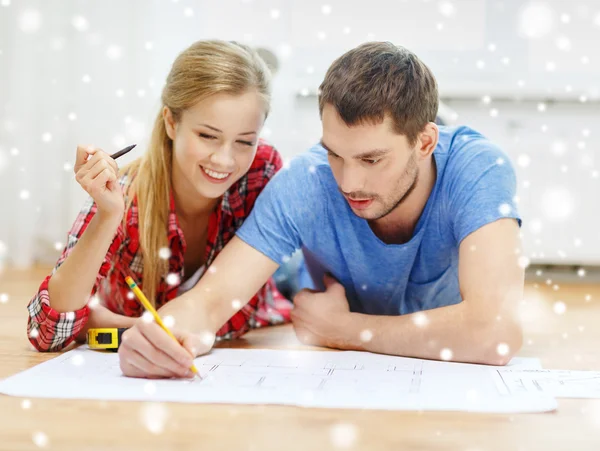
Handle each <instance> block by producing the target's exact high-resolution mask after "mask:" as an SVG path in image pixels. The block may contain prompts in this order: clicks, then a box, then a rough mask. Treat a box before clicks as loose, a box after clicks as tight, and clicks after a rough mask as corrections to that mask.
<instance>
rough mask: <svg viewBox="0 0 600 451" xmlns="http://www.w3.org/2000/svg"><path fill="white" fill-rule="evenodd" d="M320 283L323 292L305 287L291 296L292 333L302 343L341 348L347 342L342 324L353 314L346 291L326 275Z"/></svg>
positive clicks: (345, 330)
mask: <svg viewBox="0 0 600 451" xmlns="http://www.w3.org/2000/svg"><path fill="white" fill-rule="evenodd" d="M323 282H324V283H325V291H324V292H322V293H321V292H318V291H315V290H309V289H306V288H305V289H304V290H302V291H300V292H299V293H298V294H297V295H296V296H295V297H294V309H293V310H292V312H291V318H292V322H293V324H294V331H295V332H296V336H297V337H298V339H299V340H300V341H301V342H302V343H304V344H307V345H314V346H324V347H328V348H339V349H344V348H345V347H346V344H347V343H348V341H349V340H348V338H347V333H348V329H347V328H346V327H345V325H346V324H347V323H348V321H349V319H350V316H351V315H352V313H351V312H350V308H349V306H348V300H347V299H346V291H345V290H344V287H343V286H342V285H341V284H340V283H338V282H337V281H336V280H335V279H334V278H333V277H331V276H329V275H325V277H324V278H323Z"/></svg>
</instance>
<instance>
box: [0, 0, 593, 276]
mask: <svg viewBox="0 0 600 451" xmlns="http://www.w3.org/2000/svg"><path fill="white" fill-rule="evenodd" d="M204 38H223V39H235V40H240V41H243V42H246V43H249V44H251V45H254V46H260V47H264V48H267V49H269V50H271V51H272V52H273V53H274V54H276V55H277V58H278V63H279V70H278V72H277V74H276V77H275V85H274V99H273V110H272V114H271V116H270V118H269V120H268V123H267V127H266V128H265V130H264V136H265V137H266V138H268V139H269V140H271V141H272V142H273V143H274V144H275V145H276V147H277V148H278V149H279V150H280V151H281V152H282V153H283V155H284V156H285V157H287V158H290V157H292V156H294V155H296V154H298V153H299V152H302V151H304V150H306V149H307V148H308V146H310V145H312V144H313V143H314V142H315V141H317V140H318V139H319V137H320V133H321V124H320V121H319V117H318V111H317V108H316V97H315V96H314V93H315V92H316V88H317V87H318V85H319V83H320V81H321V80H322V78H323V75H324V73H325V71H326V69H327V67H328V66H329V64H331V62H332V61H333V60H334V59H335V58H336V57H337V56H339V55H340V54H341V53H343V52H344V51H346V50H348V49H350V48H352V47H354V46H356V45H357V44H359V43H361V42H364V41H368V40H390V41H393V42H394V43H397V44H401V45H404V46H406V47H408V48H409V49H411V50H413V51H414V52H415V53H417V54H418V55H419V57H420V58H421V59H423V60H424V61H425V63H426V64H428V65H429V66H430V67H431V68H432V70H433V71H434V73H435V74H436V77H437V79H438V83H439V86H440V94H441V96H442V100H443V102H444V104H445V105H446V106H448V107H450V112H448V113H445V118H446V119H447V120H449V121H451V122H453V123H457V124H468V125H471V126H472V127H474V128H476V129H478V130H479V131H481V132H483V133H484V134H486V135H487V136H488V137H490V138H491V139H492V140H494V141H496V142H497V143H498V144H500V145H501V146H502V147H503V148H504V149H505V151H506V152H507V153H508V155H509V156H510V158H511V159H512V160H513V162H514V164H515V166H516V168H517V171H518V178H519V194H518V195H519V200H520V208H521V213H522V215H523V216H524V227H523V237H524V245H525V252H526V255H527V256H528V257H530V258H531V261H532V262H533V263H546V264H574V265H586V264H587V265H600V237H599V233H598V228H599V227H598V226H599V222H600V221H599V219H600V202H599V201H598V199H599V197H600V177H599V174H598V171H600V161H599V159H600V157H599V155H598V154H599V150H600V149H599V145H598V136H599V135H600V127H599V125H600V104H599V103H598V102H599V100H600V56H598V52H597V48H598V45H599V44H600V1H599V0H587V1H583V0H581V1H576V0H575V1H565V0H553V1H550V0H546V1H540V2H533V3H528V2H523V1H517V0H504V1H501V0H449V1H436V0H428V1H427V0H370V1H368V2H364V1H360V2H359V1H356V0H346V1H342V0H326V1H323V2H322V1H315V0H288V1H285V0H219V1H210V2H209V1H198V0H195V1H192V0H179V1H172V0H154V1H148V0H127V1H124V0H102V1H100V0H43V1H41V0H40V1H26V0H21V1H20V0H0V264H1V263H2V261H4V262H5V263H9V264H14V265H16V266H19V267H26V266H29V265H31V264H34V263H46V264H48V263H49V264H52V263H53V262H54V260H55V259H56V257H57V254H58V252H57V251H56V250H55V245H56V246H61V245H62V243H64V241H65V239H66V232H67V230H68V228H69V227H70V225H71V223H72V221H73V219H74V217H75V215H76V213H77V211H78V210H79V208H80V206H81V203H82V201H83V199H84V198H85V193H84V192H83V191H82V190H81V188H80V187H79V186H78V185H77V183H76V182H75V180H74V178H73V171H72V164H73V161H74V155H75V149H76V146H77V144H94V145H97V146H100V147H102V148H104V149H105V150H106V151H108V152H113V151H115V150H117V149H118V148H121V147H124V146H125V145H128V144H130V143H137V144H138V147H137V148H136V150H135V151H134V152H132V153H131V154H129V155H128V156H126V157H124V158H123V159H122V161H120V164H123V163H124V162H127V161H130V160H131V159H133V158H136V157H137V156H139V155H140V154H141V152H143V151H144V150H145V148H144V146H145V143H146V142H147V138H148V134H149V132H150V129H149V126H150V124H151V122H152V119H153V118H154V116H155V115H156V113H157V111H158V109H159V96H160V89H161V87H162V84H163V81H164V78H165V76H166V74H167V73H168V71H169V69H170V65H171V63H172V61H173V59H174V58H175V57H176V55H177V54H178V53H179V52H180V51H181V50H183V49H184V48H185V47H187V46H188V45H190V44H191V43H192V42H194V41H196V40H198V39H204ZM486 96H488V98H485V97H486Z"/></svg>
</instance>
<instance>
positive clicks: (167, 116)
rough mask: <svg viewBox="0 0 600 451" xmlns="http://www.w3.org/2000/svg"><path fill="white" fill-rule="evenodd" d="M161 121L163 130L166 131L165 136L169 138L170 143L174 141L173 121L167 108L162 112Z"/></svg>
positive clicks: (174, 124) (171, 114) (174, 125)
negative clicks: (163, 124)
mask: <svg viewBox="0 0 600 451" xmlns="http://www.w3.org/2000/svg"><path fill="white" fill-rule="evenodd" d="M162 116H163V121H164V122H165V129H166V131H167V136H168V137H169V138H171V141H174V140H175V127H176V123H175V119H174V118H173V113H171V110H170V109H169V107H164V108H163V111H162Z"/></svg>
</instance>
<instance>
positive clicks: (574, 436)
mask: <svg viewBox="0 0 600 451" xmlns="http://www.w3.org/2000/svg"><path fill="white" fill-rule="evenodd" d="M47 272H48V269H47V268H40V269H34V270H29V271H8V270H6V271H4V272H3V273H1V274H0V295H1V294H3V293H5V294H7V295H8V299H7V300H6V298H3V297H0V378H2V377H6V376H9V375H11V374H14V373H16V372H18V371H21V370H24V369H26V368H29V367H31V366H33V365H35V364H37V363H40V362H42V361H44V360H47V359H49V358H51V357H54V355H53V354H41V353H37V352H35V351H33V350H32V349H31V346H30V345H29V343H28V341H27V340H26V337H25V321H26V315H27V313H26V309H25V306H26V304H27V301H28V300H29V298H30V297H31V295H32V294H33V293H34V292H35V290H36V288H37V286H38V284H39V283H40V282H41V280H42V278H43V277H44V276H45V275H46V274H47ZM544 280H545V279H540V281H541V282H540V284H539V285H538V284H534V283H533V282H530V283H528V285H527V289H526V296H525V300H524V302H523V306H522V319H523V322H524V325H525V335H526V336H525V345H524V347H523V349H522V352H521V353H520V355H522V356H527V357H540V358H541V360H542V364H543V365H544V367H545V368H564V369H586V370H600V327H599V325H600V285H593V284H577V285H576V284H570V285H566V284H565V285H560V284H558V285H555V284H554V283H551V284H550V285H547V284H546V283H545V282H544ZM556 302H563V303H564V304H565V306H566V311H565V312H564V313H562V314H557V313H555V311H554V305H555V303H556ZM231 345H232V346H235V347H257V348H273V349H277V348H279V349H281V348H285V349H289V348H299V347H301V346H300V344H299V343H298V341H297V340H296V339H295V337H294V335H293V331H292V329H291V328H290V327H289V326H283V327H277V328H268V329H263V330H259V331H255V332H252V333H251V334H248V335H247V336H246V338H245V339H243V340H239V341H237V342H234V343H232V344H231ZM48 389H49V390H51V389H52V387H48ZM145 412H155V413H156V412H158V413H159V414H160V415H164V418H165V421H164V425H163V426H164V430H163V431H162V432H160V433H153V432H151V431H150V430H148V428H147V424H146V422H145V421H144V420H143V418H144V415H145ZM0 419H1V420H2V421H0V449H2V450H4V449H6V450H11V451H12V450H24V449H37V448H38V446H39V445H44V449H56V450H61V451H63V450H70V449H73V450H75V449H77V450H80V449H94V450H104V449H108V448H109V447H110V448H113V449H124V450H125V449H127V450H132V449H144V450H154V449H156V450H187V449H202V450H213V449H215V450H216V449H227V450H231V451H234V450H235V451H238V450H256V451H259V450H271V449H272V450H303V451H308V450H311V451H312V450H321V449H369V450H384V449H393V450H409V449H415V450H462V451H491V450H502V451H508V450H515V451H530V450H572V451H580V450H594V451H597V450H600V400H576V399H573V400H571V399H562V400H559V408H558V411H556V412H553V413H548V414H518V415H489V414H486V415H483V414H468V413H444V412H385V411H381V412H380V411H366V410H365V411H363V410H329V409H305V408H294V407H281V406H242V405H231V406H230V405H204V404H198V405H179V404H162V405H158V406H156V405H155V406H153V405H148V404H146V403H134V402H96V401H83V400H82V401H69V400H48V399H46V400H44V399H31V400H23V399H21V398H13V397H7V396H2V395H0Z"/></svg>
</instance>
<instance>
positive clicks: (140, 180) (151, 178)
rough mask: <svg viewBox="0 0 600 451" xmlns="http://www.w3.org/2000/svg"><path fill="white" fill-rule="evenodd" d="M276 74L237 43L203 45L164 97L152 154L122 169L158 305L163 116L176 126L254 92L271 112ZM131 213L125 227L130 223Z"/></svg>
mask: <svg viewBox="0 0 600 451" xmlns="http://www.w3.org/2000/svg"><path fill="white" fill-rule="evenodd" d="M270 80H271V74H270V71H269V69H268V67H267V65H266V64H265V62H264V61H263V60H262V59H261V58H260V56H259V55H258V54H257V53H256V52H255V51H254V50H252V49H250V48H249V47H247V46H245V45H243V44H239V43H237V42H233V41H232V42H227V41H220V40H208V41H199V42H196V43H194V44H192V45H191V46H190V47H188V48H187V49H186V50H184V51H183V52H182V53H180V54H179V55H178V57H177V58H176V59H175V61H174V62H173V66H172V67H171V71H170V73H169V75H168V76H167V80H166V83H165V86H164V88H163V91H162V96H161V100H162V106H161V108H160V111H159V113H158V115H157V116H156V120H155V121H154V128H153V131H152V135H151V138H150V143H149V146H148V150H147V152H146V153H145V154H144V156H142V157H140V158H139V159H137V160H135V161H133V162H132V163H130V164H129V165H128V166H125V167H124V168H123V169H122V172H123V173H127V174H128V182H127V183H128V185H127V187H126V197H127V208H126V210H125V211H126V212H127V211H129V209H130V208H131V203H132V201H133V198H134V196H136V195H137V207H138V217H139V237H140V250H141V252H142V256H143V268H144V269H143V280H142V281H139V282H140V283H141V284H143V288H144V293H145V294H146V296H147V297H148V299H149V300H150V301H151V302H152V303H153V304H154V305H156V302H157V299H156V297H157V291H158V286H159V283H160V279H161V277H164V276H166V274H167V271H168V262H167V260H163V259H161V258H160V257H159V250H160V249H161V248H162V247H168V245H169V243H168V242H167V228H168V216H169V205H170V195H169V193H170V189H171V160H172V154H173V142H172V140H171V139H170V138H169V137H168V135H167V131H166V128H165V123H164V119H163V114H162V111H163V109H164V107H167V108H169V110H170V111H171V113H172V115H173V118H174V119H175V121H176V122H177V121H179V120H180V119H181V115H182V113H183V112H184V111H185V110H186V109H188V108H190V107H192V106H193V105H195V104H196V103H197V102H199V101H201V100H203V99H206V98H208V97H210V96H212V95H214V94H218V93H227V94H233V95H239V94H243V93H245V92H247V91H250V90H256V92H257V93H258V94H259V95H260V96H261V97H263V99H264V101H265V114H268V112H269V103H270ZM126 217H127V213H126V214H125V217H124V221H126Z"/></svg>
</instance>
